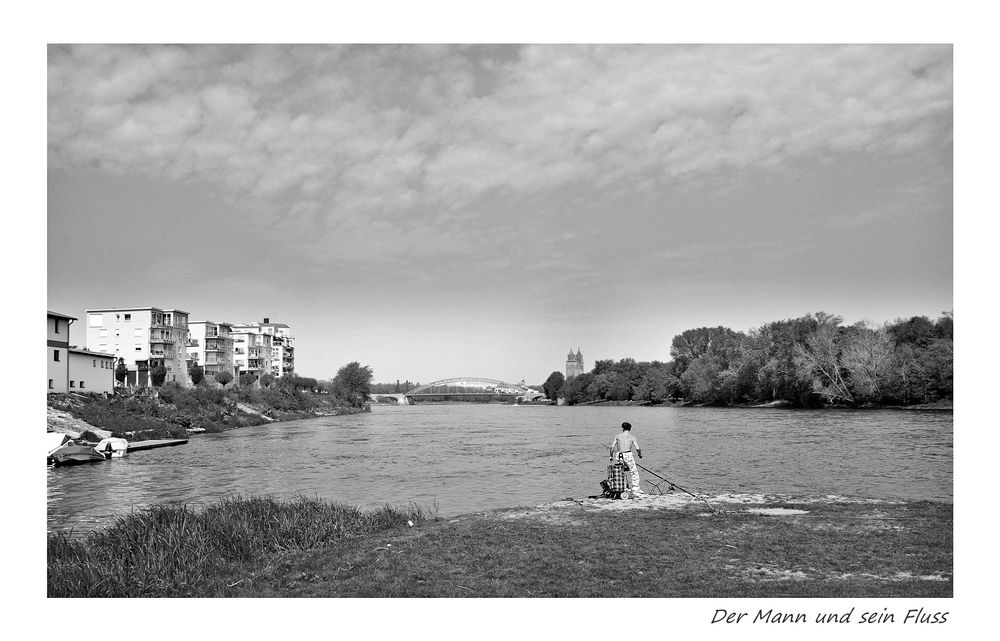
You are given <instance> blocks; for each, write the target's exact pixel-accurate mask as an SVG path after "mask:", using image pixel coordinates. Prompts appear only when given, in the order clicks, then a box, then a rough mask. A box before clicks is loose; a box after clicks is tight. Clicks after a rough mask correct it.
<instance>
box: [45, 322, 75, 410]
mask: <svg viewBox="0 0 1000 641" xmlns="http://www.w3.org/2000/svg"><path fill="white" fill-rule="evenodd" d="M76 320H77V319H76V317H75V316H67V315H66V314H60V313H58V312H52V311H50V312H48V317H47V320H46V322H47V324H48V340H47V343H46V355H45V358H46V360H47V361H48V367H47V369H48V378H49V384H48V387H47V388H46V392H47V393H49V394H60V393H62V394H64V393H66V392H68V391H69V326H70V325H72V324H73V322H74V321H76Z"/></svg>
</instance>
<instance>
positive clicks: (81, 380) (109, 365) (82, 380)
mask: <svg viewBox="0 0 1000 641" xmlns="http://www.w3.org/2000/svg"><path fill="white" fill-rule="evenodd" d="M115 362H116V361H115V357H114V356H112V355H111V354H104V353H101V352H92V351H89V350H86V349H77V348H75V347H70V348H69V363H68V365H69V391H71V392H82V393H85V394H112V393H114V391H115Z"/></svg>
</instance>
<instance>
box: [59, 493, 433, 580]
mask: <svg viewBox="0 0 1000 641" xmlns="http://www.w3.org/2000/svg"><path fill="white" fill-rule="evenodd" d="M426 518H427V515H426V512H425V511H424V510H421V509H419V508H416V507H411V508H397V507H390V506H384V507H379V508H374V509H360V508H357V507H350V506H345V505H340V504H335V503H328V502H321V501H318V500H312V499H306V498H298V499H296V500H294V501H278V500H275V499H271V498H248V499H244V498H232V499H227V500H224V501H222V502H220V503H218V504H216V505H213V506H211V507H208V508H206V509H204V510H201V511H197V512H196V511H194V510H192V509H190V508H189V507H187V506H184V505H165V506H157V507H153V508H149V509H146V510H143V511H141V512H136V513H133V514H131V515H129V516H126V517H122V518H119V519H118V521H117V522H116V523H115V524H114V525H112V526H110V527H108V528H106V529H104V530H99V531H96V532H93V533H91V534H90V535H89V536H87V538H86V539H84V540H82V541H80V540H75V539H74V538H72V537H71V536H70V535H67V534H65V533H56V534H50V535H49V538H48V596H50V597H135V596H142V597H165V596H207V595H224V594H227V590H230V589H231V588H233V587H235V586H237V585H239V584H241V583H243V582H247V583H248V584H250V585H252V583H253V581H254V577H255V576H256V575H257V574H258V573H261V572H267V571H269V567H268V563H269V562H270V560H271V559H272V558H274V557H276V556H280V554H282V553H284V552H288V551H294V550H316V549H321V548H323V547H324V546H327V545H331V544H336V543H342V542H346V541H350V540H351V539H353V538H356V537H366V536H371V535H373V534H376V533H378V532H382V531H384V530H386V529H390V528H394V527H400V526H404V527H405V526H406V523H407V521H411V522H420V521H423V520H425V519H426ZM234 577H235V578H234Z"/></svg>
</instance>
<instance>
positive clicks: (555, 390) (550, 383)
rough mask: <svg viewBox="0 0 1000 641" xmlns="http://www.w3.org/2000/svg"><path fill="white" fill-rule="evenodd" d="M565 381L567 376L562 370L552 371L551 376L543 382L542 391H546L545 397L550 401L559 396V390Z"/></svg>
mask: <svg viewBox="0 0 1000 641" xmlns="http://www.w3.org/2000/svg"><path fill="white" fill-rule="evenodd" d="M565 381H566V377H565V376H564V375H563V373H562V372H552V373H551V374H549V377H548V378H547V379H545V382H544V383H542V391H543V392H545V398H547V399H549V400H550V401H554V400H556V399H557V398H559V390H560V389H562V386H563V383H564V382H565Z"/></svg>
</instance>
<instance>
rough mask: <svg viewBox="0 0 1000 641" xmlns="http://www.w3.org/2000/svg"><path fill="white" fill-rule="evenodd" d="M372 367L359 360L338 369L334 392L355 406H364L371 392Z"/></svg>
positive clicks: (333, 384) (333, 383)
mask: <svg viewBox="0 0 1000 641" xmlns="http://www.w3.org/2000/svg"><path fill="white" fill-rule="evenodd" d="M371 382H372V368H370V367H368V366H363V365H361V364H360V363H358V362H357V361H353V362H350V363H348V364H347V365H344V366H343V367H341V368H340V369H339V370H337V375H336V376H335V377H334V378H333V381H332V386H333V391H334V394H336V395H337V397H339V398H340V399H342V400H343V401H345V402H347V403H349V404H350V405H351V406H353V407H362V406H364V404H365V400H366V399H367V397H368V394H369V393H370V392H371Z"/></svg>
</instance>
